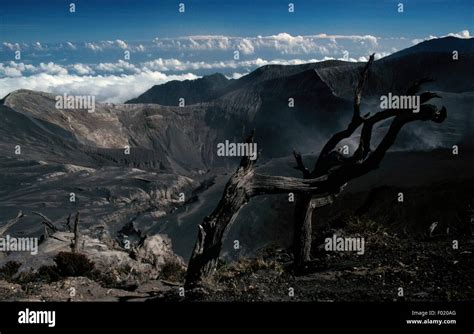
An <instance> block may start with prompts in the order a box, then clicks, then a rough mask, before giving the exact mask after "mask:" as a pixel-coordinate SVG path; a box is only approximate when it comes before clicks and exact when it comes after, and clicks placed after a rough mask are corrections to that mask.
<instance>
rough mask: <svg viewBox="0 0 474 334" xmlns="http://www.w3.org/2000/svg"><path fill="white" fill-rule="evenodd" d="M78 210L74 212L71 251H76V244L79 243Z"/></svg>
mask: <svg viewBox="0 0 474 334" xmlns="http://www.w3.org/2000/svg"><path fill="white" fill-rule="evenodd" d="M78 227H79V211H77V213H76V219H75V220H74V238H73V239H72V240H71V251H72V252H73V253H77V245H78V244H79V238H80V235H79V229H78Z"/></svg>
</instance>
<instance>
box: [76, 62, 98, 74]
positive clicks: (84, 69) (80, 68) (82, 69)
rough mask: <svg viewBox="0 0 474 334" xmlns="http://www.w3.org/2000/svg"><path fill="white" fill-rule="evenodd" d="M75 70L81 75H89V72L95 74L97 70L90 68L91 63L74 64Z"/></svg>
mask: <svg viewBox="0 0 474 334" xmlns="http://www.w3.org/2000/svg"><path fill="white" fill-rule="evenodd" d="M72 68H73V69H74V71H76V73H77V74H79V75H88V74H94V73H95V72H94V71H93V70H92V68H90V66H89V65H85V64H74V65H73V66H72Z"/></svg>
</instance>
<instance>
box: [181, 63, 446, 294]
mask: <svg viewBox="0 0 474 334" xmlns="http://www.w3.org/2000/svg"><path fill="white" fill-rule="evenodd" d="M372 62H373V55H372V56H371V57H370V60H369V62H368V63H367V65H366V66H365V68H364V70H363V72H362V77H361V80H359V84H358V86H357V88H356V93H355V98H354V111H353V116H352V120H351V122H350V123H349V125H348V127H347V128H346V129H345V130H343V131H341V132H338V133H336V134H334V135H333V136H332V137H331V138H330V139H329V140H328V142H327V143H326V144H325V145H324V147H323V148H322V150H321V152H320V154H319V158H318V160H317V162H316V165H315V168H314V170H313V171H311V172H310V171H309V170H308V169H307V168H306V167H305V166H304V163H303V159H302V158H301V155H300V154H299V153H297V152H295V153H294V155H295V158H296V161H297V167H296V168H297V169H300V170H301V171H302V172H303V178H292V177H284V176H271V175H262V174H258V173H255V170H254V163H255V160H251V159H250V158H249V157H243V158H242V160H241V162H240V165H239V167H238V168H237V170H236V172H235V173H234V174H233V175H232V176H231V178H230V180H229V181H228V182H227V184H226V186H225V189H224V194H223V196H222V198H221V200H220V201H219V203H218V205H217V207H216V209H215V210H214V211H213V212H212V213H211V215H209V216H207V217H205V218H204V221H203V223H202V224H200V225H199V226H198V236H197V241H196V244H195V246H194V250H193V253H192V255H191V258H190V260H189V264H188V269H187V272H186V282H185V286H186V287H187V288H189V287H192V286H194V285H195V284H197V283H199V282H201V281H202V280H203V279H204V278H206V277H209V276H211V275H212V274H213V273H214V271H215V269H216V266H217V262H218V259H219V255H220V251H221V248H222V238H223V236H224V233H225V231H226V229H227V228H228V227H229V226H230V225H231V224H232V222H233V221H234V220H235V218H236V217H237V215H238V214H239V211H240V209H241V208H242V207H243V206H244V205H245V204H247V202H248V201H249V200H250V199H251V198H252V197H254V196H258V195H263V194H278V193H289V192H293V193H295V194H296V195H297V196H298V200H297V201H298V202H299V203H300V208H298V207H297V208H296V209H297V214H300V220H299V224H300V225H301V227H300V231H296V234H297V235H299V241H297V242H299V243H300V245H299V246H297V247H296V248H297V249H299V252H300V254H298V255H297V256H296V257H299V259H298V261H300V262H304V260H306V259H308V258H309V251H310V244H311V226H310V223H311V216H312V214H313V209H314V208H316V207H320V206H324V205H327V204H330V203H332V202H333V201H334V198H335V197H336V196H337V195H338V194H339V193H340V191H341V190H342V189H343V188H344V186H345V185H346V184H347V182H349V181H350V180H352V179H355V178H358V177H360V176H362V175H364V174H366V173H368V172H369V171H371V170H373V169H376V168H378V166H379V164H380V163H381V161H382V160H383V158H384V156H385V153H386V152H387V150H388V149H389V148H390V147H391V146H392V145H393V143H394V142H395V139H396V138H397V135H398V133H399V132H400V130H401V129H402V127H403V126H404V125H405V124H407V123H409V122H412V121H416V120H421V121H433V122H436V123H441V122H443V121H444V120H445V119H446V108H445V107H442V108H441V109H438V108H437V107H436V106H434V105H432V104H427V103H426V102H428V101H429V100H431V99H432V98H435V97H438V98H439V96H438V95H436V94H434V93H431V92H425V93H422V94H420V95H419V96H420V108H419V111H418V112H414V110H412V109H385V110H382V111H379V112H377V113H375V114H374V115H370V114H367V115H365V116H361V115H360V99H361V93H362V87H363V84H364V81H365V77H366V76H367V71H368V69H369V67H370V65H371V63H372ZM428 81H430V80H428V79H423V80H420V81H418V82H416V83H415V84H414V85H413V86H411V87H410V88H409V89H408V91H407V95H415V94H417V93H418V91H419V89H420V86H421V84H423V83H425V82H428ZM390 118H391V119H392V121H391V124H390V127H389V129H388V131H387V132H386V134H385V136H384V137H383V138H382V140H381V141H380V142H379V144H378V145H377V147H376V148H375V149H374V150H373V151H372V150H371V145H370V144H371V138H372V130H373V127H374V125H375V124H376V123H378V122H381V121H384V120H387V119H390ZM360 126H362V129H361V135H360V139H359V144H358V147H357V149H356V150H355V151H354V153H353V154H352V155H351V156H348V157H345V156H344V155H343V154H341V153H340V152H338V151H337V150H335V148H336V146H337V144H338V143H340V142H341V140H343V139H345V138H349V137H350V136H351V135H352V134H353V133H354V132H355V131H356V129H358V128H359V127H360ZM252 142H253V134H252V135H251V136H250V137H249V138H248V139H247V143H252ZM298 209H300V211H299V212H298ZM297 238H298V237H297ZM298 247H299V248H298Z"/></svg>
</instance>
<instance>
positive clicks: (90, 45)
mask: <svg viewBox="0 0 474 334" xmlns="http://www.w3.org/2000/svg"><path fill="white" fill-rule="evenodd" d="M84 45H85V47H86V48H88V49H91V50H92V51H102V50H103V49H102V47H101V46H99V45H98V44H96V43H93V42H86V43H85V44H84Z"/></svg>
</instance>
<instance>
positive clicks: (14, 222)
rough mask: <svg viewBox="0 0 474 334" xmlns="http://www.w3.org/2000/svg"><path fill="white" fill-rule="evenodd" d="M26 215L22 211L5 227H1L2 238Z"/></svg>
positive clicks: (0, 234)
mask: <svg viewBox="0 0 474 334" xmlns="http://www.w3.org/2000/svg"><path fill="white" fill-rule="evenodd" d="M24 216H25V215H24V214H23V212H22V211H21V210H20V211H18V214H17V215H16V217H15V218H13V219H10V220H9V221H8V222H7V223H6V224H5V225H4V226H2V227H0V237H1V236H2V235H3V234H4V233H5V232H6V231H7V230H8V229H9V228H10V227H12V226H13V225H15V224H16V223H18V221H19V220H20V219H21V218H23V217H24Z"/></svg>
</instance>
